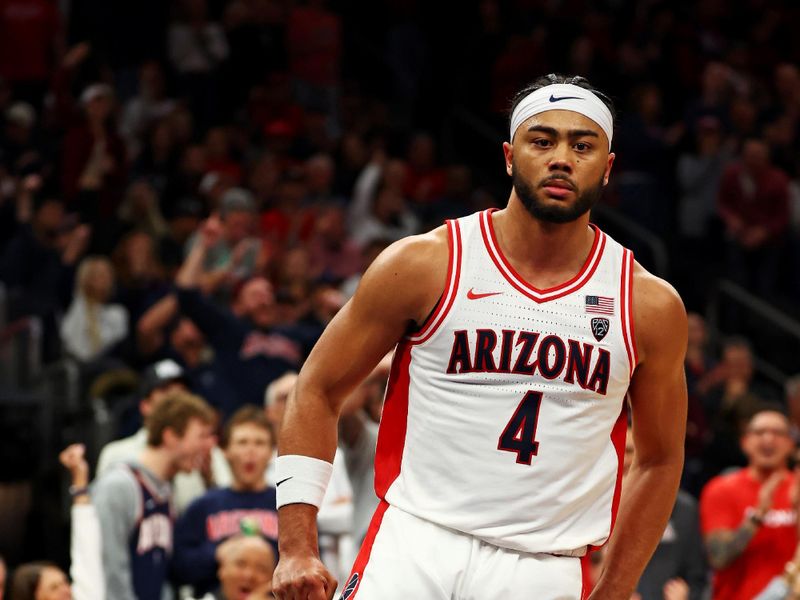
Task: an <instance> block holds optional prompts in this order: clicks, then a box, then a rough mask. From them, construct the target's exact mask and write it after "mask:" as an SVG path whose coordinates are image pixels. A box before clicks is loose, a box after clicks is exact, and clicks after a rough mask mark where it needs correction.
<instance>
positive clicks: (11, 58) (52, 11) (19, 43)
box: [0, 0, 60, 81]
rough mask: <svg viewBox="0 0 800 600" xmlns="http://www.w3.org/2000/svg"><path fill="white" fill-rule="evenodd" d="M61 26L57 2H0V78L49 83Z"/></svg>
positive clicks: (15, 0) (26, 0)
mask: <svg viewBox="0 0 800 600" xmlns="http://www.w3.org/2000/svg"><path fill="white" fill-rule="evenodd" d="M59 26H60V19H59V15H58V8H56V5H55V3H54V2H51V1H49V0H0V75H2V76H3V77H6V78H7V79H9V80H10V81H46V80H47V78H48V77H49V75H50V69H51V67H52V64H53V40H54V39H55V37H56V34H57V33H58V30H59Z"/></svg>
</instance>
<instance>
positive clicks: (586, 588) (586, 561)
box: [580, 550, 594, 600]
mask: <svg viewBox="0 0 800 600" xmlns="http://www.w3.org/2000/svg"><path fill="white" fill-rule="evenodd" d="M591 555H592V551H591V550H589V551H588V552H587V553H586V554H584V555H583V556H581V558H580V561H581V600H586V599H587V598H588V597H589V594H591V593H592V589H593V587H594V586H593V585H592V556H591Z"/></svg>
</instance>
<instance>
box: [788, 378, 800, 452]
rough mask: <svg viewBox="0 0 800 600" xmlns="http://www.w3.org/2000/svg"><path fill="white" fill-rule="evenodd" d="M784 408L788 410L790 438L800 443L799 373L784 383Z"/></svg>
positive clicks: (796, 443)
mask: <svg viewBox="0 0 800 600" xmlns="http://www.w3.org/2000/svg"><path fill="white" fill-rule="evenodd" d="M784 391H785V394H786V396H785V397H786V408H787V410H788V411H789V422H790V424H791V429H792V439H793V440H794V443H795V445H798V444H800V374H798V375H793V376H792V377H790V378H789V379H787V380H786V384H785V385H784Z"/></svg>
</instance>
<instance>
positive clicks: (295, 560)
mask: <svg viewBox="0 0 800 600" xmlns="http://www.w3.org/2000/svg"><path fill="white" fill-rule="evenodd" d="M335 593H336V579H334V578H333V575H331V574H330V572H329V571H328V569H326V568H325V565H323V564H322V561H321V560H320V559H319V558H317V557H316V556H308V555H306V556H286V553H281V558H280V561H279V562H278V567H277V568H276V569H275V574H274V575H273V576H272V594H273V595H274V596H275V598H277V600H332V598H333V595H334V594H335Z"/></svg>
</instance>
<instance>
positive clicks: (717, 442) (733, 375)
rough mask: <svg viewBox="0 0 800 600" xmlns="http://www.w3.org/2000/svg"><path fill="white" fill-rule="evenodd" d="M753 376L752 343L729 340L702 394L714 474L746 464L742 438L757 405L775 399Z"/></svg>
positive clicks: (708, 457)
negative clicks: (709, 432)
mask: <svg viewBox="0 0 800 600" xmlns="http://www.w3.org/2000/svg"><path fill="white" fill-rule="evenodd" d="M754 375H755V367H754V365H753V351H752V349H751V348H750V343H749V342H748V341H747V340H746V339H744V338H739V337H735V338H730V339H728V340H726V341H725V342H724V344H723V347H722V360H721V361H720V362H719V364H718V365H717V366H716V367H715V368H714V369H713V371H711V372H709V373H708V375H706V377H705V378H704V383H705V384H706V385H707V386H708V388H706V389H708V390H709V391H708V392H707V393H706V394H705V395H704V396H703V407H704V409H705V413H706V415H707V417H708V421H709V428H710V430H711V433H712V435H711V439H710V440H709V444H708V448H707V452H706V454H705V461H706V466H707V468H708V469H710V472H711V474H716V473H718V472H719V471H720V470H722V469H724V468H725V467H729V466H732V465H737V466H742V465H744V464H745V457H744V456H743V455H742V452H741V448H740V443H739V442H740V440H739V438H740V437H741V435H742V434H743V433H744V431H745V427H746V425H747V423H748V422H749V421H750V419H751V417H752V416H753V414H755V412H756V410H758V406H759V405H760V404H761V403H762V402H764V401H769V400H772V398H771V395H770V394H769V392H768V390H766V389H765V388H763V387H761V386H760V385H758V384H757V383H756V382H755V381H754Z"/></svg>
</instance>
